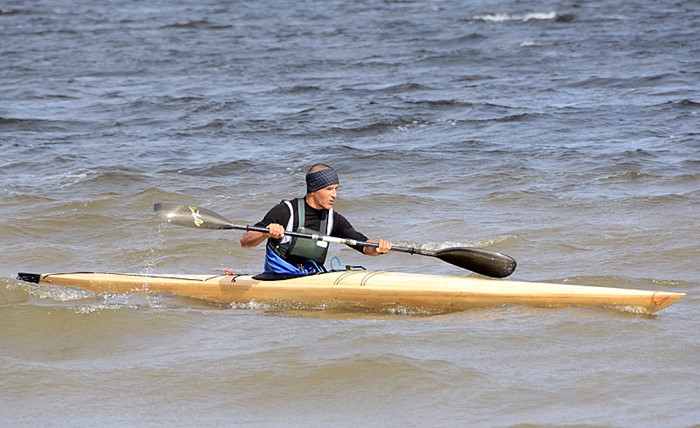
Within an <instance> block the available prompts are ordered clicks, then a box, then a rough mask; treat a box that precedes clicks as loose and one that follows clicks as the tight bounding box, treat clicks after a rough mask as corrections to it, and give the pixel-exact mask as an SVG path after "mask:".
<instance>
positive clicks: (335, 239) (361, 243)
mask: <svg viewBox="0 0 700 428" xmlns="http://www.w3.org/2000/svg"><path fill="white" fill-rule="evenodd" d="M230 226H231V229H240V230H250V231H253V232H261V233H270V231H269V230H268V229H267V228H265V227H256V226H250V225H245V226H242V225H238V224H231V225H230ZM284 234H285V235H288V236H292V237H297V238H305V239H313V240H314V241H324V242H330V243H333V244H345V245H350V246H353V247H356V246H359V247H379V244H378V243H376V242H367V241H357V240H355V239H347V238H338V237H335V236H328V235H318V234H315V233H301V232H293V231H288V230H286V231H285V232H284ZM391 251H399V252H402V253H409V254H421V255H424V256H432V255H434V254H435V253H434V252H432V251H426V250H421V249H419V248H413V247H400V246H396V245H393V246H392V247H391Z"/></svg>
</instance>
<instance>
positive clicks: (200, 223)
mask: <svg viewBox="0 0 700 428" xmlns="http://www.w3.org/2000/svg"><path fill="white" fill-rule="evenodd" d="M153 209H154V210H155V212H156V215H157V216H158V217H160V218H161V219H163V220H165V221H166V222H168V223H172V224H176V225H178V226H187V227H194V228H199V229H238V230H252V231H255V232H262V233H268V232H269V230H267V228H264V227H256V226H249V225H245V226H243V225H237V224H233V223H231V222H230V221H229V220H227V219H226V218H224V217H223V216H221V215H219V214H217V213H215V212H213V211H210V210H208V209H205V208H200V207H196V206H192V205H178V204H169V203H157V204H155V205H154V206H153ZM284 233H285V235H289V236H296V237H299V238H305V239H313V240H315V241H324V242H332V243H335V244H346V245H352V246H361V247H378V246H379V244H377V243H376V242H364V241H356V240H354V239H345V238H337V237H335V236H327V235H317V234H307V233H299V232H291V231H285V232H284ZM391 251H399V252H402V253H409V254H418V255H421V256H429V257H437V258H438V259H440V260H442V261H444V262H447V263H450V264H453V265H455V266H459V267H461V268H463V269H467V270H470V271H472V272H476V273H478V274H480V275H485V276H491V277H494V278H505V277H506V276H508V275H510V274H511V273H513V271H514V270H515V266H516V263H515V259H513V258H512V257H510V256H507V255H505V254H501V253H497V252H494V251H488V250H482V249H480V248H467V247H452V248H444V249H442V250H437V251H430V250H423V249H420V248H413V247H400V246H392V247H391Z"/></svg>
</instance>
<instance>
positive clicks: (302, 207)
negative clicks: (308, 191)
mask: <svg viewBox="0 0 700 428" xmlns="http://www.w3.org/2000/svg"><path fill="white" fill-rule="evenodd" d="M297 214H298V217H299V226H297V227H304V223H305V222H306V202H305V201H304V198H297Z"/></svg>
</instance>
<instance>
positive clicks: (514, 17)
mask: <svg viewBox="0 0 700 428" xmlns="http://www.w3.org/2000/svg"><path fill="white" fill-rule="evenodd" d="M556 18H557V13H556V12H529V13H522V14H521V13H513V14H511V13H495V14H485V15H477V16H475V17H474V20H476V21H486V22H507V21H523V22H528V21H551V20H554V19H556Z"/></svg>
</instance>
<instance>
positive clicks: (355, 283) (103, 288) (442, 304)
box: [18, 270, 685, 313]
mask: <svg viewBox="0 0 700 428" xmlns="http://www.w3.org/2000/svg"><path fill="white" fill-rule="evenodd" d="M18 278H19V279H21V280H24V281H28V282H34V283H39V284H50V285H56V286H69V287H79V288H83V289H87V290H92V291H95V292H100V293H162V292H167V293H172V294H176V295H179V296H183V297H188V298H194V299H200V300H204V301H209V302H217V303H224V304H233V303H250V302H259V303H268V304H273V305H281V306H289V305H294V307H298V306H299V305H303V306H305V307H314V308H316V307H324V308H335V307H361V308H368V309H383V308H391V307H410V308H423V309H429V310H440V311H461V310H465V309H470V308H477V307H493V306H501V305H525V306H536V307H561V306H592V307H610V308H615V309H622V310H625V311H633V312H643V313H653V312H656V311H659V310H661V309H663V308H666V307H668V306H670V305H672V304H673V303H675V302H677V301H678V300H680V299H681V298H683V296H685V294H683V293H674V292H666V291H648V290H633V289H622V288H609V287H597V286H584V285H566V284H553V283H542V282H523V281H511V280H494V279H485V278H471V277H458V276H441V275H427V274H408V273H396V272H382V271H365V270H352V271H337V272H328V273H324V274H320V275H313V276H304V277H298V278H292V279H284V280H275V281H262V280H259V279H256V278H254V277H253V276H251V275H213V276H212V275H149V274H121V273H99V272H78V273H45V274H27V273H20V274H19V275H18Z"/></svg>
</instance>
